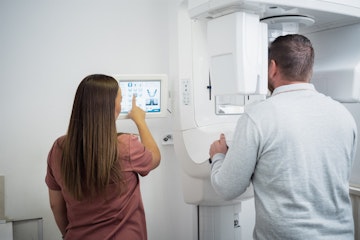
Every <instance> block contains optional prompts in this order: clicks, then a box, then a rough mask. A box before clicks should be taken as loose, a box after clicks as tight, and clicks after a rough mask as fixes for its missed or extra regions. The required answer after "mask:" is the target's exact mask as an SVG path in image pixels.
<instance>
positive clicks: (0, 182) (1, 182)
mask: <svg viewBox="0 0 360 240" xmlns="http://www.w3.org/2000/svg"><path fill="white" fill-rule="evenodd" d="M0 219H5V177H4V176H0Z"/></svg>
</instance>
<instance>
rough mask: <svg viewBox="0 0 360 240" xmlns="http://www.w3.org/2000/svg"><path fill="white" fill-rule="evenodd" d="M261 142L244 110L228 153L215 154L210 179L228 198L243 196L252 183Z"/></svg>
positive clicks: (225, 197) (224, 196)
mask: <svg viewBox="0 0 360 240" xmlns="http://www.w3.org/2000/svg"><path fill="white" fill-rule="evenodd" d="M258 142H259V137H258V131H257V128H256V126H255V124H254V123H253V122H252V121H251V119H250V118H249V116H248V115H247V114H244V115H243V116H242V117H241V118H240V119H239V121H238V123H237V126H236V128H235V133H234V136H233V141H232V144H231V145H230V146H229V150H228V152H227V154H226V155H224V154H219V153H218V154H215V155H214V157H213V159H212V161H213V162H212V167H211V183H212V186H213V188H214V190H215V191H216V192H217V193H218V194H219V195H220V196H222V197H223V198H224V199H225V200H231V199H234V198H236V197H238V196H240V195H241V194H242V193H244V192H245V191H246V189H247V187H248V186H249V185H250V182H251V177H252V175H253V172H254V169H255V166H256V161H257V154H258V145H259V144H258Z"/></svg>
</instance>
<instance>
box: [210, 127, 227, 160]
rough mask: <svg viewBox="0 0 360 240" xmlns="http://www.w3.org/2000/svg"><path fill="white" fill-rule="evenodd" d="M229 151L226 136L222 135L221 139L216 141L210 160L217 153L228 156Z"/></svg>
mask: <svg viewBox="0 0 360 240" xmlns="http://www.w3.org/2000/svg"><path fill="white" fill-rule="evenodd" d="M227 150H228V146H227V145H226V139H225V135H224V134H223V133H222V134H220V139H219V140H216V141H214V142H213V143H212V144H211V146H210V150H209V155H210V158H212V157H213V156H214V155H215V154H216V153H223V154H226V153H227Z"/></svg>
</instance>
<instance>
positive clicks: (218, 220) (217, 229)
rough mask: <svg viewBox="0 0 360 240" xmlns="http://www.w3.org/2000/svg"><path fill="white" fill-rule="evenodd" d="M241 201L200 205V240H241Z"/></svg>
mask: <svg viewBox="0 0 360 240" xmlns="http://www.w3.org/2000/svg"><path fill="white" fill-rule="evenodd" d="M240 211H241V203H237V204H234V205H227V206H200V211H199V221H200V223H199V228H200V229H199V231H200V240H218V239H221V240H241V226H240V225H239V213H240Z"/></svg>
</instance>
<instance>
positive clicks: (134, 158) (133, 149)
mask: <svg viewBox="0 0 360 240" xmlns="http://www.w3.org/2000/svg"><path fill="white" fill-rule="evenodd" d="M129 143H130V146H129V147H130V156H129V157H130V165H131V167H132V169H133V171H134V172H137V173H139V174H140V175H141V176H146V175H147V174H148V173H149V172H150V171H151V169H152V154H151V152H150V151H149V150H147V149H146V148H145V146H144V145H143V144H142V143H141V142H140V141H139V139H138V137H137V136H134V135H131V136H130V142H129Z"/></svg>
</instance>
